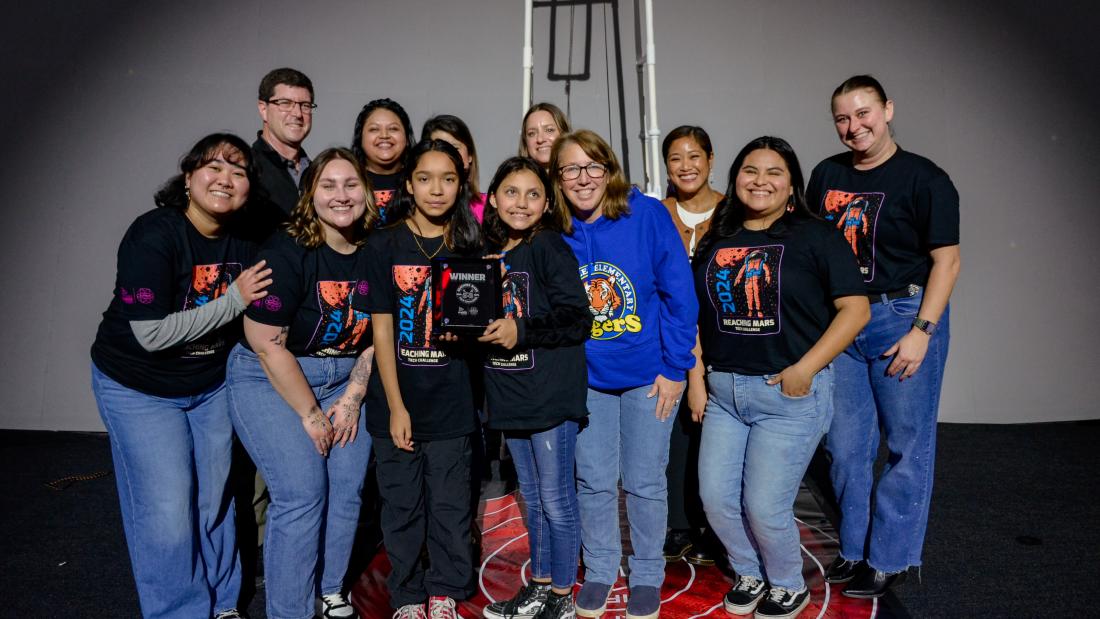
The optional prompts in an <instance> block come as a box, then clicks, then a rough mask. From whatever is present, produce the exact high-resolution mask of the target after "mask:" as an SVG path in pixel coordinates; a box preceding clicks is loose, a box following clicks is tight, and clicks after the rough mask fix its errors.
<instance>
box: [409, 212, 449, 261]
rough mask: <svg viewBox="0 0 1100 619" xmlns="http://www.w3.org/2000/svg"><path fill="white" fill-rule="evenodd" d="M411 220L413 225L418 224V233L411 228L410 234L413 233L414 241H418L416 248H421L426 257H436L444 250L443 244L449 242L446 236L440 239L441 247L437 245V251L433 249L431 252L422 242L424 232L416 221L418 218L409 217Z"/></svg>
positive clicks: (429, 258)
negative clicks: (426, 249)
mask: <svg viewBox="0 0 1100 619" xmlns="http://www.w3.org/2000/svg"><path fill="white" fill-rule="evenodd" d="M409 221H410V222H411V223H412V225H414V226H416V233H415V234H414V233H413V231H412V230H409V234H412V237H413V242H414V243H416V248H417V249H419V250H420V253H422V254H424V257H425V258H427V259H428V260H429V261H430V260H431V259H432V258H435V257H436V256H437V255H438V254H439V252H441V251H443V246H444V245H446V244H447V239H446V238H442V239H440V241H439V247H436V248H435V251H433V252H432V253H431V254H429V253H428V252H427V251H425V250H424V246H423V245H421V244H420V237H421V236H424V233H423V232H421V231H420V225H419V224H418V223H416V220H415V219H413V218H411V217H410V218H409Z"/></svg>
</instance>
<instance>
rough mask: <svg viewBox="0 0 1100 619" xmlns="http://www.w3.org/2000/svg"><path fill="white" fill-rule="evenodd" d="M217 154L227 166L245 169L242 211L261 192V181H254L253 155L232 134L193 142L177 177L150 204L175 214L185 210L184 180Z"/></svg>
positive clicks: (210, 136)
mask: <svg viewBox="0 0 1100 619" xmlns="http://www.w3.org/2000/svg"><path fill="white" fill-rule="evenodd" d="M219 154H220V155H222V156H223V157H225V160H226V161H228V162H229V163H232V164H235V165H239V166H241V167H242V168H244V170H245V173H246V174H247V175H248V201H247V202H246V203H245V207H247V206H248V204H250V203H252V202H254V201H255V198H256V196H257V194H258V193H259V192H261V191H262V189H261V188H260V181H259V180H258V179H257V175H256V164H255V163H254V162H253V161H252V151H251V150H250V149H249V148H248V144H247V143H246V142H245V141H244V140H242V139H241V138H239V137H237V136H236V135H233V134H232V133H211V134H210V135H208V136H206V137H204V138H202V139H201V140H199V141H198V142H195V145H194V146H192V147H191V150H189V151H187V153H186V154H185V155H184V156H183V157H181V158H180V172H179V174H176V175H175V176H173V177H172V178H170V179H168V181H167V182H165V183H164V184H163V185H161V187H160V189H158V190H157V192H156V193H155V194H153V201H154V202H155V203H156V205H157V206H159V207H163V208H173V209H176V210H178V211H185V210H187V205H188V203H190V201H191V199H190V198H189V197H188V195H187V179H186V176H187V175H188V174H190V173H192V172H194V171H195V170H198V169H199V168H201V167H203V166H204V165H206V164H208V163H210V162H211V161H213V160H214V158H215V157H217V156H218V155H219ZM242 210H244V209H242Z"/></svg>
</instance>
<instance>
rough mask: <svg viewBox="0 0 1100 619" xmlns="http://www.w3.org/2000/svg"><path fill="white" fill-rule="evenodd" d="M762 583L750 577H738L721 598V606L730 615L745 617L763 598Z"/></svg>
mask: <svg viewBox="0 0 1100 619" xmlns="http://www.w3.org/2000/svg"><path fill="white" fill-rule="evenodd" d="M766 588H767V587H766V586H765V585H764V581H763V580H760V579H759V578H754V577H752V576H738V577H737V580H735V581H734V583H733V588H731V589H730V590H729V592H728V593H726V597H724V598H722V606H724V607H725V609H726V612H727V613H730V614H731V615H747V614H749V613H751V612H752V610H753V609H754V608H756V605H757V604H759V603H760V598H762V597H764V589H766Z"/></svg>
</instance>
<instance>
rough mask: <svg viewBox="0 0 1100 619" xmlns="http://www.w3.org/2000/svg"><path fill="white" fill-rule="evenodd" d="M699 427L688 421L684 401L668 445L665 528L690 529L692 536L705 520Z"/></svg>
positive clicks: (704, 524) (704, 523)
mask: <svg viewBox="0 0 1100 619" xmlns="http://www.w3.org/2000/svg"><path fill="white" fill-rule="evenodd" d="M702 429H703V425H702V424H699V423H695V422H694V421H692V420H691V411H690V410H689V409H688V407H687V398H686V397H685V398H684V403H683V404H681V406H680V410H679V412H678V413H677V414H676V420H675V423H674V424H673V427H672V436H671V437H670V439H669V445H668V468H667V469H666V475H667V476H668V526H669V527H670V528H672V529H679V530H686V529H690V530H691V531H692V533H693V537H694V535H695V534H697V533H698V532H699V530H700V529H703V528H706V526H707V517H706V514H705V513H704V512H703V502H702V501H701V500H700V499H699V436H700V433H701V431H702Z"/></svg>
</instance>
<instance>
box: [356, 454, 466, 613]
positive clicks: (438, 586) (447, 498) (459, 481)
mask: <svg viewBox="0 0 1100 619" xmlns="http://www.w3.org/2000/svg"><path fill="white" fill-rule="evenodd" d="M470 455H471V454H470V437H469V436H462V437H459V438H453V439H445V440H438V441H417V442H416V444H415V446H414V447H413V451H411V452H408V451H402V450H400V449H398V448H397V447H396V446H394V444H393V441H392V440H390V439H389V438H378V439H375V441H374V457H375V460H376V462H377V464H376V466H377V471H378V492H379V494H380V495H381V497H382V518H381V520H382V537H383V539H384V540H385V544H386V555H387V556H388V557H389V559H390V566H391V568H392V571H391V572H390V576H389V578H388V579H387V581H386V584H387V586H388V587H389V590H390V604H391V605H392V606H393V607H394V608H400V607H402V606H405V605H407V604H420V603H422V602H424V601H426V600H427V598H428V596H429V595H442V596H448V597H452V598H456V599H460V600H461V599H465V598H466V597H467V596H468V595H469V594H470V593H471V591H472V585H473V577H474V565H473V561H474V558H473V556H472V554H471V545H470V535H469V531H470V518H471V513H470ZM425 544H427V548H428V562H429V565H428V567H427V569H425V567H424V565H423V563H422V562H421V550H422V549H423V548H424V546H425Z"/></svg>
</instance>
